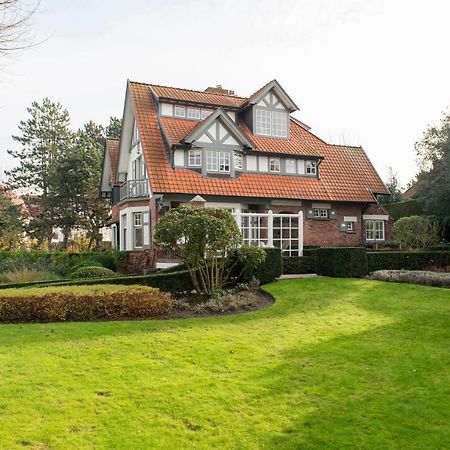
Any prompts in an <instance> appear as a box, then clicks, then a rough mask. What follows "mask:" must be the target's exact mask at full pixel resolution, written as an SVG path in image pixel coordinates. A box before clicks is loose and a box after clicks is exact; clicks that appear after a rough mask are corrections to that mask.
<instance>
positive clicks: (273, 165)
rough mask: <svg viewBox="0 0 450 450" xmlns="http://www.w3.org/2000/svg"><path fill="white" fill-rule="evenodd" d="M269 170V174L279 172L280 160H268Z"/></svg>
mask: <svg viewBox="0 0 450 450" xmlns="http://www.w3.org/2000/svg"><path fill="white" fill-rule="evenodd" d="M269 170H270V171H271V172H279V171H280V170H281V168H280V158H270V162H269Z"/></svg>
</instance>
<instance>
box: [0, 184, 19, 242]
mask: <svg viewBox="0 0 450 450" xmlns="http://www.w3.org/2000/svg"><path fill="white" fill-rule="evenodd" d="M23 220H24V215H23V212H22V209H21V207H20V206H19V205H17V204H15V203H14V201H13V200H12V198H11V195H10V193H8V192H7V191H6V190H5V189H4V188H3V187H0V250H14V249H17V248H18V247H19V246H20V244H21V242H22V238H23V232H24V229H23Z"/></svg>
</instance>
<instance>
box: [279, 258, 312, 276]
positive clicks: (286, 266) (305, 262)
mask: <svg viewBox="0 0 450 450" xmlns="http://www.w3.org/2000/svg"><path fill="white" fill-rule="evenodd" d="M316 265H317V261H316V257H315V255H311V256H284V257H283V274H297V273H316V272H317V267H316Z"/></svg>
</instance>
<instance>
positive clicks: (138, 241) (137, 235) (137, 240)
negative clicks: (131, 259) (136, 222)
mask: <svg viewBox="0 0 450 450" xmlns="http://www.w3.org/2000/svg"><path fill="white" fill-rule="evenodd" d="M143 234H144V233H143V229H142V227H140V228H135V229H134V246H135V247H138V248H139V247H142V244H143Z"/></svg>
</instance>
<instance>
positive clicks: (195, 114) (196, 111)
mask: <svg viewBox="0 0 450 450" xmlns="http://www.w3.org/2000/svg"><path fill="white" fill-rule="evenodd" d="M187 118H188V119H196V120H198V119H200V108H191V107H189V108H188V109H187Z"/></svg>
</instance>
